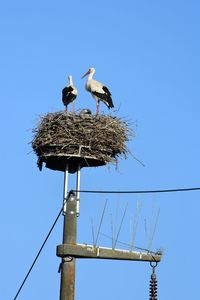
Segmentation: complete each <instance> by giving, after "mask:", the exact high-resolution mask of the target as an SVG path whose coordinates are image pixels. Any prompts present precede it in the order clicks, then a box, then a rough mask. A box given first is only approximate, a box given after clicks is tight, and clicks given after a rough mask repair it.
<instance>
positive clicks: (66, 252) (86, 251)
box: [57, 244, 161, 262]
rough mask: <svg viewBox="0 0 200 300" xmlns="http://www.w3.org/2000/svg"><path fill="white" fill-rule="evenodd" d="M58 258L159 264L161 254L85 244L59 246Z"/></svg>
mask: <svg viewBox="0 0 200 300" xmlns="http://www.w3.org/2000/svg"><path fill="white" fill-rule="evenodd" d="M57 256H59V257H62V258H64V257H75V258H96V259H116V260H132V261H149V262H159V261H160V260H161V255H160V254H154V253H151V252H136V251H129V250H122V249H112V248H104V247H94V246H92V245H85V244H63V245H59V246H57Z"/></svg>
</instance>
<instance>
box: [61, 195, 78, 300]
mask: <svg viewBox="0 0 200 300" xmlns="http://www.w3.org/2000/svg"><path fill="white" fill-rule="evenodd" d="M65 201H67V203H66V205H65V203H64V207H66V211H64V226H63V244H70V245H76V238H77V198H76V196H75V195H74V194H73V193H70V195H69V196H68V198H67V199H65ZM75 262H76V259H75V257H74V256H72V257H70V256H65V257H62V262H61V265H60V271H61V283H60V300H74V294H75Z"/></svg>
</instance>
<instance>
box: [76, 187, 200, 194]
mask: <svg viewBox="0 0 200 300" xmlns="http://www.w3.org/2000/svg"><path fill="white" fill-rule="evenodd" d="M199 190H200V187H192V188H180V189H178V188H177V189H163V190H135V191H109V190H72V191H73V192H74V193H88V194H89V193H92V194H153V193H175V192H191V191H199Z"/></svg>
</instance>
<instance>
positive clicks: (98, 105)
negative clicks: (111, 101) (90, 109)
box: [96, 101, 100, 115]
mask: <svg viewBox="0 0 200 300" xmlns="http://www.w3.org/2000/svg"><path fill="white" fill-rule="evenodd" d="M99 108H100V103H99V101H97V109H96V115H98V114H99Z"/></svg>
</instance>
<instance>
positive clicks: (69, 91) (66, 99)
mask: <svg viewBox="0 0 200 300" xmlns="http://www.w3.org/2000/svg"><path fill="white" fill-rule="evenodd" d="M68 80H69V84H68V85H67V86H66V87H65V88H64V89H63V90H62V101H63V104H64V105H65V107H66V111H67V107H68V105H69V104H70V103H71V102H72V111H73V112H75V105H74V100H75V99H76V97H77V95H78V92H77V89H76V88H75V87H74V86H73V81H72V76H71V75H69V76H68Z"/></svg>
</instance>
